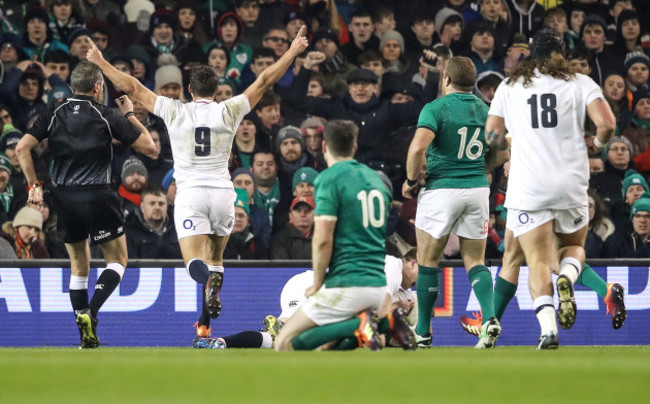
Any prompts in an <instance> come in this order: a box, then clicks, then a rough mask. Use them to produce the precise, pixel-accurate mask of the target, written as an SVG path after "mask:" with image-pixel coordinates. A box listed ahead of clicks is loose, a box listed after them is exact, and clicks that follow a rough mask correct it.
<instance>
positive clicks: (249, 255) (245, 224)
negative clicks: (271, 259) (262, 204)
mask: <svg viewBox="0 0 650 404" xmlns="http://www.w3.org/2000/svg"><path fill="white" fill-rule="evenodd" d="M235 191H236V192H237V199H236V200H235V224H234V226H233V228H232V233H231V234H230V238H229V239H228V244H226V249H225V250H224V252H223V258H224V259H238V260H241V259H244V260H253V259H257V260H261V259H267V258H268V250H267V249H265V248H264V244H263V243H261V242H260V240H259V237H257V236H256V235H255V234H253V233H251V231H250V221H249V214H250V208H249V206H248V193H247V192H246V190H244V189H241V188H235Z"/></svg>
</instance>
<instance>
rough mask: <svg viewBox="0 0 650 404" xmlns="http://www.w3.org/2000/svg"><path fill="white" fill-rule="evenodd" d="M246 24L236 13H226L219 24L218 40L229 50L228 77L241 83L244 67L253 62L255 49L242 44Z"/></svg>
mask: <svg viewBox="0 0 650 404" xmlns="http://www.w3.org/2000/svg"><path fill="white" fill-rule="evenodd" d="M243 33H244V22H243V21H242V20H241V19H240V18H239V16H238V15H237V14H235V13H225V14H224V15H222V16H221V17H220V18H219V22H218V23H217V38H218V39H219V41H221V42H222V43H223V44H224V45H226V47H227V48H228V49H229V55H230V63H229V64H228V67H227V68H226V76H227V77H228V78H230V79H233V80H235V82H236V83H239V79H240V77H241V73H242V69H243V67H244V66H245V65H246V64H248V63H250V61H251V60H253V48H251V47H250V45H247V44H245V43H242V42H241V38H242V35H243Z"/></svg>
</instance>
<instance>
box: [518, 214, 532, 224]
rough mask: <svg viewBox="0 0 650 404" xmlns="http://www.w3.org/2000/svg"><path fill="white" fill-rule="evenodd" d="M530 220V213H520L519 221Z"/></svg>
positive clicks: (523, 222)
mask: <svg viewBox="0 0 650 404" xmlns="http://www.w3.org/2000/svg"><path fill="white" fill-rule="evenodd" d="M529 221H530V217H529V216H528V213H520V214H519V223H521V224H527V223H528V222H529Z"/></svg>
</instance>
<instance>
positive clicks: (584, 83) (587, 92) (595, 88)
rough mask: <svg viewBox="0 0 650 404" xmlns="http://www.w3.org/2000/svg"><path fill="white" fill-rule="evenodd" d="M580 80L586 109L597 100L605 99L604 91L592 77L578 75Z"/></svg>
mask: <svg viewBox="0 0 650 404" xmlns="http://www.w3.org/2000/svg"><path fill="white" fill-rule="evenodd" d="M578 79H579V80H580V89H582V94H583V99H584V100H585V107H586V106H587V105H589V103H590V102H592V101H593V100H595V99H598V98H604V97H603V90H602V89H601V88H600V86H599V85H598V84H596V82H595V81H594V80H593V79H592V78H591V77H589V76H585V75H584V74H578Z"/></svg>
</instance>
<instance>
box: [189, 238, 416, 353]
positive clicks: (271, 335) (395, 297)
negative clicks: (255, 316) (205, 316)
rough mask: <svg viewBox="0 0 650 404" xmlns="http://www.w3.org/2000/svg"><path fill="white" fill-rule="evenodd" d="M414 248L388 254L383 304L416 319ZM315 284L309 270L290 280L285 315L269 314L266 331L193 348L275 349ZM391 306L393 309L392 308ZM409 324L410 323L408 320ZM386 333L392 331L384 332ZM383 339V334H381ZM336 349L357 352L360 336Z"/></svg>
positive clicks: (204, 341) (212, 340) (283, 303)
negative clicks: (276, 341)
mask: <svg viewBox="0 0 650 404" xmlns="http://www.w3.org/2000/svg"><path fill="white" fill-rule="evenodd" d="M415 257H416V252H415V249H412V250H410V251H408V252H407V253H406V254H405V255H404V256H403V257H402V258H401V259H400V258H396V257H393V256H392V255H386V258H385V263H384V273H385V274H386V283H387V285H388V292H387V297H386V300H385V301H384V305H385V306H386V308H385V311H389V310H395V309H397V308H401V309H402V310H403V311H404V314H405V315H407V316H408V320H410V319H411V318H414V319H417V314H418V307H417V300H416V296H415V292H413V291H412V290H411V288H412V287H413V286H414V285H415V281H416V280H417V277H418V265H417V261H416V259H415ZM313 284H314V271H312V270H309V271H305V272H301V273H299V274H297V275H294V276H293V277H292V278H291V279H289V280H288V281H287V283H286V284H285V285H284V288H283V289H282V294H281V295H280V306H281V307H282V313H281V314H280V316H279V317H277V318H276V317H275V316H273V315H268V316H266V318H265V319H264V328H263V329H262V330H260V331H259V332H258V331H243V332H240V333H237V334H233V335H228V336H225V337H216V338H209V337H208V338H196V339H195V340H194V348H210V349H226V348H272V347H273V342H274V340H275V338H276V337H277V335H278V333H279V331H280V329H281V328H282V325H283V324H284V323H286V322H287V320H289V318H290V317H291V316H292V315H293V314H294V313H295V312H296V311H297V310H298V309H299V308H300V307H301V306H302V305H303V303H304V302H305V301H306V300H307V298H306V297H305V289H307V288H308V287H310V286H311V285H313ZM389 305H390V307H389ZM409 322H410V321H409ZM384 331H389V330H385V329H384ZM382 337H383V334H382ZM330 345H334V348H335V349H337V350H347V349H355V348H358V347H360V344H359V341H358V338H357V337H354V336H353V337H349V338H346V339H345V340H341V341H336V343H335V344H330ZM388 345H391V346H400V344H399V342H397V341H394V340H392V339H391V340H389V341H388Z"/></svg>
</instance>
